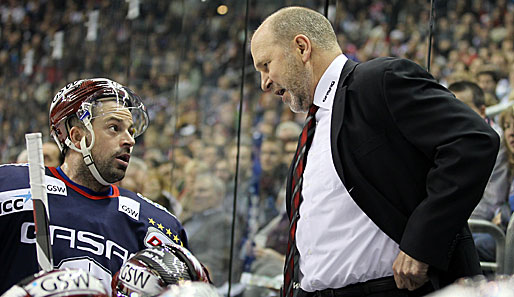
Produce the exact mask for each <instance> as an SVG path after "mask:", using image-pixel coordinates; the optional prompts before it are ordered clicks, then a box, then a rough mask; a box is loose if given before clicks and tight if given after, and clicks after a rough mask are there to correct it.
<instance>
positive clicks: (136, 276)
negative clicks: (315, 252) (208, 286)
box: [111, 243, 211, 297]
mask: <svg viewBox="0 0 514 297" xmlns="http://www.w3.org/2000/svg"><path fill="white" fill-rule="evenodd" d="M183 281H193V282H205V283H211V281H210V279H209V276H208V272H207V270H206V269H205V268H204V267H203V265H202V264H201V263H200V261H198V259H196V257H195V256H193V254H191V252H190V251H189V250H187V249H186V248H184V247H182V246H180V245H177V244H174V243H171V244H166V245H158V246H155V247H151V248H147V249H144V250H142V251H139V252H137V253H136V254H135V255H134V256H132V257H131V258H129V259H128V260H127V262H125V263H124V264H123V265H122V266H121V268H120V271H118V272H117V273H116V274H115V275H114V276H113V278H112V283H111V287H112V296H113V297H129V296H133V295H132V294H133V293H137V296H139V297H145V296H156V295H158V294H159V293H161V292H162V291H163V290H164V289H166V288H167V287H168V286H169V285H174V284H178V283H181V282H183Z"/></svg>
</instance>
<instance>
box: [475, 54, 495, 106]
mask: <svg viewBox="0 0 514 297" xmlns="http://www.w3.org/2000/svg"><path fill="white" fill-rule="evenodd" d="M499 75H500V74H499V73H498V69H497V68H496V66H494V65H491V64H488V65H483V66H482V67H481V68H480V69H479V70H478V72H477V74H476V79H477V84H478V85H479V86H480V88H482V90H483V91H484V93H485V94H487V95H488V96H490V97H491V98H492V99H493V101H492V102H493V103H494V104H498V103H499V99H498V96H496V84H497V83H498V81H499V80H500V77H499Z"/></svg>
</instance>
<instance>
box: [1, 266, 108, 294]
mask: <svg viewBox="0 0 514 297" xmlns="http://www.w3.org/2000/svg"><path fill="white" fill-rule="evenodd" d="M50 296H52V297H65V296H71V297H73V296H75V297H79V296H81V297H108V296H109V295H108V293H107V290H106V288H105V287H104V286H103V285H102V282H101V281H100V280H99V279H97V278H96V277H94V276H92V275H91V274H89V273H87V272H85V271H84V270H75V269H65V270H52V271H50V272H47V271H40V272H38V273H36V274H34V275H33V276H30V277H28V278H26V279H24V280H22V281H21V282H19V283H18V284H16V285H14V286H13V287H11V288H10V289H9V290H7V291H6V292H5V293H4V294H3V295H2V297H50Z"/></svg>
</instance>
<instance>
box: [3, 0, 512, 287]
mask: <svg viewBox="0 0 514 297" xmlns="http://www.w3.org/2000/svg"><path fill="white" fill-rule="evenodd" d="M129 2H133V1H123V0H117V1H109V0H84V1H79V0H46V1H44V0H41V1H35V0H24V1H16V0H10V1H8V0H2V1H0V135H1V137H0V162H1V163H8V162H14V161H16V159H17V157H18V155H19V154H20V152H22V150H23V148H24V145H25V144H24V134H25V133H27V132H36V131H41V132H43V135H44V137H45V139H46V140H50V136H49V129H48V107H49V102H50V100H51V98H52V96H53V95H54V94H55V93H56V92H57V90H59V89H60V88H61V87H63V86H64V85H65V84H67V83H68V82H72V81H74V80H77V79H79V78H89V77H107V78H111V79H113V80H116V81H118V82H119V83H122V84H124V85H127V86H129V87H130V88H131V89H133V90H134V91H135V92H136V93H137V94H139V96H140V97H142V99H143V102H144V103H145V104H146V106H147V108H148V111H149V115H150V120H151V122H150V126H149V128H148V130H147V131H146V132H145V133H144V134H143V135H142V136H141V137H140V138H139V139H137V145H136V148H135V150H134V156H133V157H132V158H131V161H130V166H129V170H128V172H127V176H126V178H125V179H124V180H123V181H122V186H124V187H127V188H129V189H131V190H134V191H137V192H141V193H143V194H144V195H145V196H147V197H149V198H151V199H152V200H154V201H157V202H159V203H161V204H163V205H165V206H166V207H168V208H169V209H170V210H171V211H172V212H173V213H175V214H176V215H177V216H178V217H179V218H180V219H181V221H182V222H183V223H184V226H185V228H186V230H187V232H188V235H189V237H190V242H191V248H192V250H193V252H194V253H195V255H197V257H198V258H199V259H200V260H201V261H202V262H205V263H206V265H207V266H208V267H209V268H210V269H211V270H212V271H214V273H213V280H214V283H215V284H216V285H217V286H222V285H223V283H224V282H226V281H227V279H228V265H229V256H230V255H229V250H230V236H231V232H230V226H231V224H232V210H234V206H235V211H234V213H236V219H235V221H236V222H237V225H236V226H237V227H236V230H235V238H236V241H235V252H234V259H235V261H234V265H233V267H234V268H233V275H234V279H233V281H236V282H237V281H238V280H239V276H240V273H241V272H242V271H252V272H254V273H255V274H259V275H267V276H270V277H273V276H274V275H275V274H276V271H277V269H278V271H279V272H278V273H280V271H281V268H282V263H283V261H282V260H280V259H281V257H283V253H284V249H285V247H284V245H285V244H286V242H287V237H286V236H285V234H286V233H287V232H285V231H282V230H287V220H286V218H285V216H284V215H283V213H284V211H285V208H284V204H283V199H284V195H283V191H284V183H285V178H286V174H287V168H288V166H289V163H290V161H291V160H292V157H293V154H294V151H295V149H296V142H297V138H298V135H299V133H300V130H301V126H302V122H303V118H304V117H305V116H304V115H295V114H293V113H292V112H291V111H289V109H288V107H287V106H286V105H285V104H282V103H281V102H280V101H279V99H278V98H275V96H274V95H271V94H269V93H268V94H266V93H262V92H261V91H260V90H259V77H258V76H257V73H256V72H255V71H254V69H253V65H252V60H251V58H250V56H249V51H248V50H246V54H247V56H246V57H245V56H243V52H244V51H243V48H244V46H245V40H249V39H245V25H246V23H245V22H246V18H245V17H246V13H245V10H246V6H245V5H246V3H245V1H237V0H233V1H212V0H205V1H204V0H202V1H201V0H194V1H158V0H141V1H139V2H140V3H139V5H138V7H139V12H138V13H137V14H136V15H132V16H130V15H131V14H130V13H129V5H130V3H129ZM136 2H137V1H136ZM329 2H330V6H329V11H328V16H329V19H330V20H331V21H332V22H333V25H334V28H335V31H336V33H337V35H338V39H339V41H340V44H341V45H342V47H343V52H344V53H345V54H346V55H347V56H348V57H349V58H351V59H354V60H356V61H367V60H370V59H373V58H375V57H380V56H399V57H405V58H408V59H411V60H414V61H415V62H417V63H419V64H420V65H422V66H423V67H426V66H427V52H428V51H427V48H428V41H427V38H428V35H429V24H430V1H427V0H395V1H385V0H348V1H329ZM435 2H436V4H435V10H434V11H435V13H434V18H435V22H434V26H433V36H434V39H433V48H432V51H431V56H432V58H431V68H430V71H431V73H432V75H433V76H434V77H435V78H436V79H437V80H438V81H439V82H440V83H441V84H443V85H445V86H448V85H449V84H451V83H452V82H455V81H459V80H469V81H475V82H477V83H478V84H479V85H480V87H482V89H483V90H484V92H485V93H486V99H487V100H486V101H487V105H494V104H497V103H500V102H508V101H509V100H514V1H512V0H498V1H493V0H489V1H488V0H480V1H479V0H455V1H435ZM220 4H225V5H226V6H227V8H228V12H227V13H226V14H219V13H218V11H219V10H218V11H217V8H218V7H219V5H220ZM285 5H303V6H307V7H311V8H314V9H317V10H319V11H323V9H324V6H325V1H321V0H318V1H314V0H304V1H285V0H284V1H271V0H262V1H261V0H259V1H250V7H249V20H248V28H247V29H248V30H247V32H248V34H251V33H252V32H253V30H255V28H256V27H257V26H258V25H259V24H260V22H261V21H262V19H263V17H264V16H266V15H268V14H269V13H270V12H272V11H274V10H276V9H277V8H278V7H281V6H285ZM246 47H248V45H247V44H246ZM243 65H245V71H244V73H245V76H244V79H243V78H242V73H243V71H242V67H243ZM243 81H244V85H243V87H242V84H243ZM241 95H242V96H241ZM241 100H242V104H241V103H240V101H241ZM238 132H240V138H239V141H237V136H238ZM238 143H239V147H238V146H237V144H238ZM237 156H239V159H237ZM237 160H238V161H239V162H238V165H239V167H238V168H239V169H238V172H239V175H238V177H237V183H236V181H235V173H236V162H237ZM234 193H236V194H237V195H235V194H234ZM234 197H237V200H236V203H234ZM276 263H278V265H277V264H276ZM275 266H277V267H275ZM261 293H262V292H255V291H252V290H247V292H246V294H248V295H249V296H250V295H251V294H254V296H257V295H258V294H261Z"/></svg>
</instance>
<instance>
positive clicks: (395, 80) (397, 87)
mask: <svg viewBox="0 0 514 297" xmlns="http://www.w3.org/2000/svg"><path fill="white" fill-rule="evenodd" d="M395 61H396V62H391V63H386V69H385V71H384V72H383V76H382V84H381V86H382V92H383V95H384V97H385V99H384V100H385V104H386V106H387V108H388V112H389V113H390V115H391V117H392V118H393V121H394V123H395V124H396V126H397V128H398V130H399V131H400V133H401V134H402V135H403V136H404V137H405V138H406V140H407V141H408V142H410V143H412V144H413V146H414V147H416V148H417V149H418V150H420V151H421V152H422V153H423V154H424V155H425V156H426V157H427V158H428V159H429V160H431V161H432V166H431V168H430V169H429V170H428V174H427V176H426V193H427V197H425V198H424V199H422V200H421V202H420V203H419V204H418V205H417V206H416V208H415V209H414V210H413V211H412V213H411V215H410V217H409V218H408V221H407V224H406V227H405V230H404V232H403V235H402V238H401V242H400V249H402V250H403V251H405V252H406V253H407V254H409V255H411V256H412V257H414V258H416V259H418V260H420V261H423V262H425V263H429V264H432V265H435V266H436V267H438V268H442V269H445V268H446V267H447V265H448V258H449V257H448V255H449V254H451V252H452V248H453V247H454V245H455V237H456V234H457V233H458V232H459V231H460V230H461V228H462V227H463V226H464V225H465V224H466V222H467V219H468V218H469V216H470V214H471V213H472V211H473V209H474V208H475V206H476V205H477V204H478V202H479V201H480V198H481V197H482V194H483V191H484V188H485V185H486V183H487V181H488V179H489V176H490V173H491V170H492V168H493V165H494V163H495V160H496V155H497V152H498V147H499V137H498V135H497V133H496V132H495V131H494V130H493V129H491V128H490V127H489V125H487V124H486V123H485V121H484V120H483V119H482V118H480V117H479V116H478V115H477V114H476V113H475V112H473V111H471V109H469V108H468V107H467V106H465V105H464V104H463V103H462V102H460V101H459V100H457V99H455V97H454V96H453V95H452V94H451V93H450V92H449V91H448V90H447V89H446V88H444V87H443V86H441V85H439V84H438V83H437V82H436V81H435V80H434V79H433V78H432V76H431V75H430V74H429V73H427V72H426V71H425V70H424V69H423V68H421V67H420V66H419V65H417V64H415V63H413V62H411V61H408V60H395ZM418 198H419V197H418ZM413 199H416V198H414V197H413Z"/></svg>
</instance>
